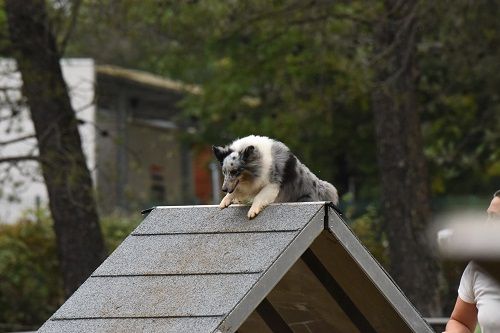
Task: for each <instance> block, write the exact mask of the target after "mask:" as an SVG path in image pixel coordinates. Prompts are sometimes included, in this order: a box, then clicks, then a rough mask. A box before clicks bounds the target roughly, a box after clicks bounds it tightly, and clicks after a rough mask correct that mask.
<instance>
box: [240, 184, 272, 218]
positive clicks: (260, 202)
mask: <svg viewBox="0 0 500 333" xmlns="http://www.w3.org/2000/svg"><path fill="white" fill-rule="evenodd" d="M279 192H280V185H279V184H268V185H266V186H264V187H263V188H262V190H260V192H259V193H258V194H257V195H256V196H255V198H254V199H253V203H252V207H250V210H249V211H248V215H247V216H248V218H249V219H253V218H254V217H256V216H257V214H259V213H260V212H261V211H262V210H263V209H264V208H265V207H266V206H267V205H269V204H270V203H273V202H274V200H276V197H278V193H279Z"/></svg>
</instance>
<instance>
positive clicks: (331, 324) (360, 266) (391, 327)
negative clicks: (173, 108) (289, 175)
mask: <svg viewBox="0 0 500 333" xmlns="http://www.w3.org/2000/svg"><path fill="white" fill-rule="evenodd" d="M247 210H248V207H244V206H235V207H230V208H228V209H225V210H222V211H221V210H220V209H219V208H218V207H216V206H182V207H157V208H155V209H153V210H152V211H151V212H150V213H149V215H148V216H147V217H146V219H145V220H144V221H143V222H142V223H141V224H140V225H139V226H138V227H137V228H136V229H135V230H134V231H133V232H132V234H131V235H130V236H128V237H127V238H126V239H125V241H124V242H123V243H122V244H121V245H120V246H119V247H118V248H117V249H116V251H115V252H113V254H112V255H111V256H110V257H109V258H108V259H107V260H106V261H105V262H104V263H103V264H102V265H101V266H100V267H99V268H98V269H97V270H96V271H95V272H94V273H93V274H92V276H91V277H90V278H89V279H88V280H87V281H86V282H85V283H84V284H83V285H82V286H81V287H80V288H79V289H78V290H77V291H76V292H75V293H74V294H73V296H71V297H70V298H69V299H68V300H67V301H66V303H64V304H63V305H62V306H61V308H60V309H59V310H58V311H57V312H56V313H55V314H54V315H53V316H52V317H51V318H50V319H49V320H48V321H47V322H46V323H45V324H44V325H43V326H42V327H41V328H40V332H169V333H170V332H171V333H184V332H185V333H193V332H206V333H215V332H239V333H245V332H299V331H301V329H303V328H304V327H305V326H307V325H317V326H315V327H316V328H311V327H309V328H308V329H309V330H310V331H314V332H362V333H370V332H381V333H382V332H387V333H393V332H398V333H400V332H419V333H420V332H432V329H431V328H430V327H429V326H428V325H427V323H426V322H425V321H424V319H423V318H422V317H421V316H420V314H419V313H418V312H417V311H416V310H415V308H414V307H413V306H412V304H411V303H410V302H409V301H408V300H407V299H406V297H405V296H404V295H403V293H402V292H401V291H400V290H399V288H398V287H397V286H396V285H395V283H394V282H393V281H392V280H391V278H390V277H389V276H388V274H387V273H386V272H385V271H384V270H383V269H382V267H381V266H380V265H379V264H378V263H377V261H376V260H375V259H374V258H373V257H372V256H371V255H370V253H369V252H368V251H367V250H366V249H365V248H364V247H363V246H362V245H361V243H360V242H359V240H358V239H357V238H356V237H355V236H354V235H353V233H352V231H351V230H350V229H349V227H348V226H347V225H346V224H345V222H344V221H343V219H342V218H341V215H340V214H339V213H338V212H337V211H336V210H335V208H334V207H333V206H331V205H330V204H328V203H323V202H313V203H288V204H276V205H271V206H269V207H268V208H266V209H265V210H264V211H263V212H262V213H261V214H260V215H259V216H258V217H257V218H256V219H254V220H251V221H249V220H248V219H247V218H246V211H247ZM287 272H289V273H288V274H287ZM284 276H285V279H283V277H284ZM289 276H290V277H291V280H289V281H288V282H287V281H286V280H287V277H289ZM313 280H314V281H313ZM280 281H281V282H280ZM313 285H316V286H319V287H317V288H316V290H315V291H311V290H312V289H310V290H309V289H308V288H313ZM297 290H302V291H303V292H297ZM294 297H296V298H297V299H300V300H299V301H296V300H295V299H294ZM297 302H298V303H297ZM327 302H331V303H332V305H331V306H330V305H326V303H327ZM315 307H317V308H315ZM297 309H302V310H303V311H302V314H303V315H304V314H307V316H309V317H308V318H298V317H299V316H297V315H296V312H295V313H294V311H296V310H297ZM254 310H255V311H254ZM259 325H260V327H261V328H258V329H256V328H255V327H259ZM304 331H305V330H304Z"/></svg>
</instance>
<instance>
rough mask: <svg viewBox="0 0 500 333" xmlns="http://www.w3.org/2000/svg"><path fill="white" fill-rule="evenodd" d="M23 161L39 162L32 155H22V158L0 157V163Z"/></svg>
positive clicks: (37, 157)
mask: <svg viewBox="0 0 500 333" xmlns="http://www.w3.org/2000/svg"><path fill="white" fill-rule="evenodd" d="M24 161H37V162H38V161H40V157H39V156H34V155H24V156H6V157H0V163H17V162H24Z"/></svg>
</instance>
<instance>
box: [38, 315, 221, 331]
mask: <svg viewBox="0 0 500 333" xmlns="http://www.w3.org/2000/svg"><path fill="white" fill-rule="evenodd" d="M220 320H221V319H220V318H218V317H214V318H152V319H143V318H139V319H129V318H126V319H109V318H105V319H85V320H74V319H72V320H55V321H54V320H52V321H48V322H47V323H46V324H45V325H44V326H43V329H42V330H43V332H48V333H61V332H65V333H89V332H110V333H111V332H120V333H137V332H162V333H193V332H199V330H198V329H199V328H200V327H205V328H206V329H207V332H212V331H213V330H215V328H216V327H217V324H218V323H219V322H220Z"/></svg>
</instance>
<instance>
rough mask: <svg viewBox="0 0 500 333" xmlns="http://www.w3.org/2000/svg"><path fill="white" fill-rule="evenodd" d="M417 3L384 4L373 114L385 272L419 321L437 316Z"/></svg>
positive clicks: (395, 2) (387, 2)
mask: <svg viewBox="0 0 500 333" xmlns="http://www.w3.org/2000/svg"><path fill="white" fill-rule="evenodd" d="M417 6H418V2H414V1H396V0H391V1H386V17H385V18H384V20H383V22H381V24H380V26H379V27H378V30H377V32H376V33H377V53H378V54H379V55H382V54H383V55H384V57H383V59H379V60H378V62H377V65H376V68H375V70H376V87H375V89H374V92H373V111H374V113H375V114H374V118H375V132H376V133H375V135H376V142H377V158H378V164H379V169H380V175H381V187H382V203H383V205H382V212H383V218H384V223H385V226H384V227H385V230H386V232H387V237H388V241H389V255H390V262H391V266H390V271H391V274H392V276H393V277H394V279H395V280H396V282H397V283H398V284H399V286H400V287H401V288H402V289H403V291H404V292H405V293H406V295H407V296H408V297H409V298H410V300H411V301H412V302H413V304H415V306H416V307H417V308H418V309H419V310H420V311H421V312H422V313H423V314H424V315H428V316H429V315H438V314H440V298H439V274H440V272H439V266H438V264H437V262H436V261H435V259H434V258H433V257H432V255H431V253H430V249H429V246H428V241H427V239H426V226H427V223H428V221H429V219H430V216H431V209H430V204H429V200H430V198H429V196H430V193H429V187H428V173H427V165H426V160H425V156H424V154H423V146H422V133H421V127H420V118H419V112H418V104H417V99H416V88H415V81H416V74H415V73H416V69H415V53H416V41H415V38H416V32H417V31H416V29H417V27H416V17H417V15H416V11H417V9H418V8H417Z"/></svg>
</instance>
